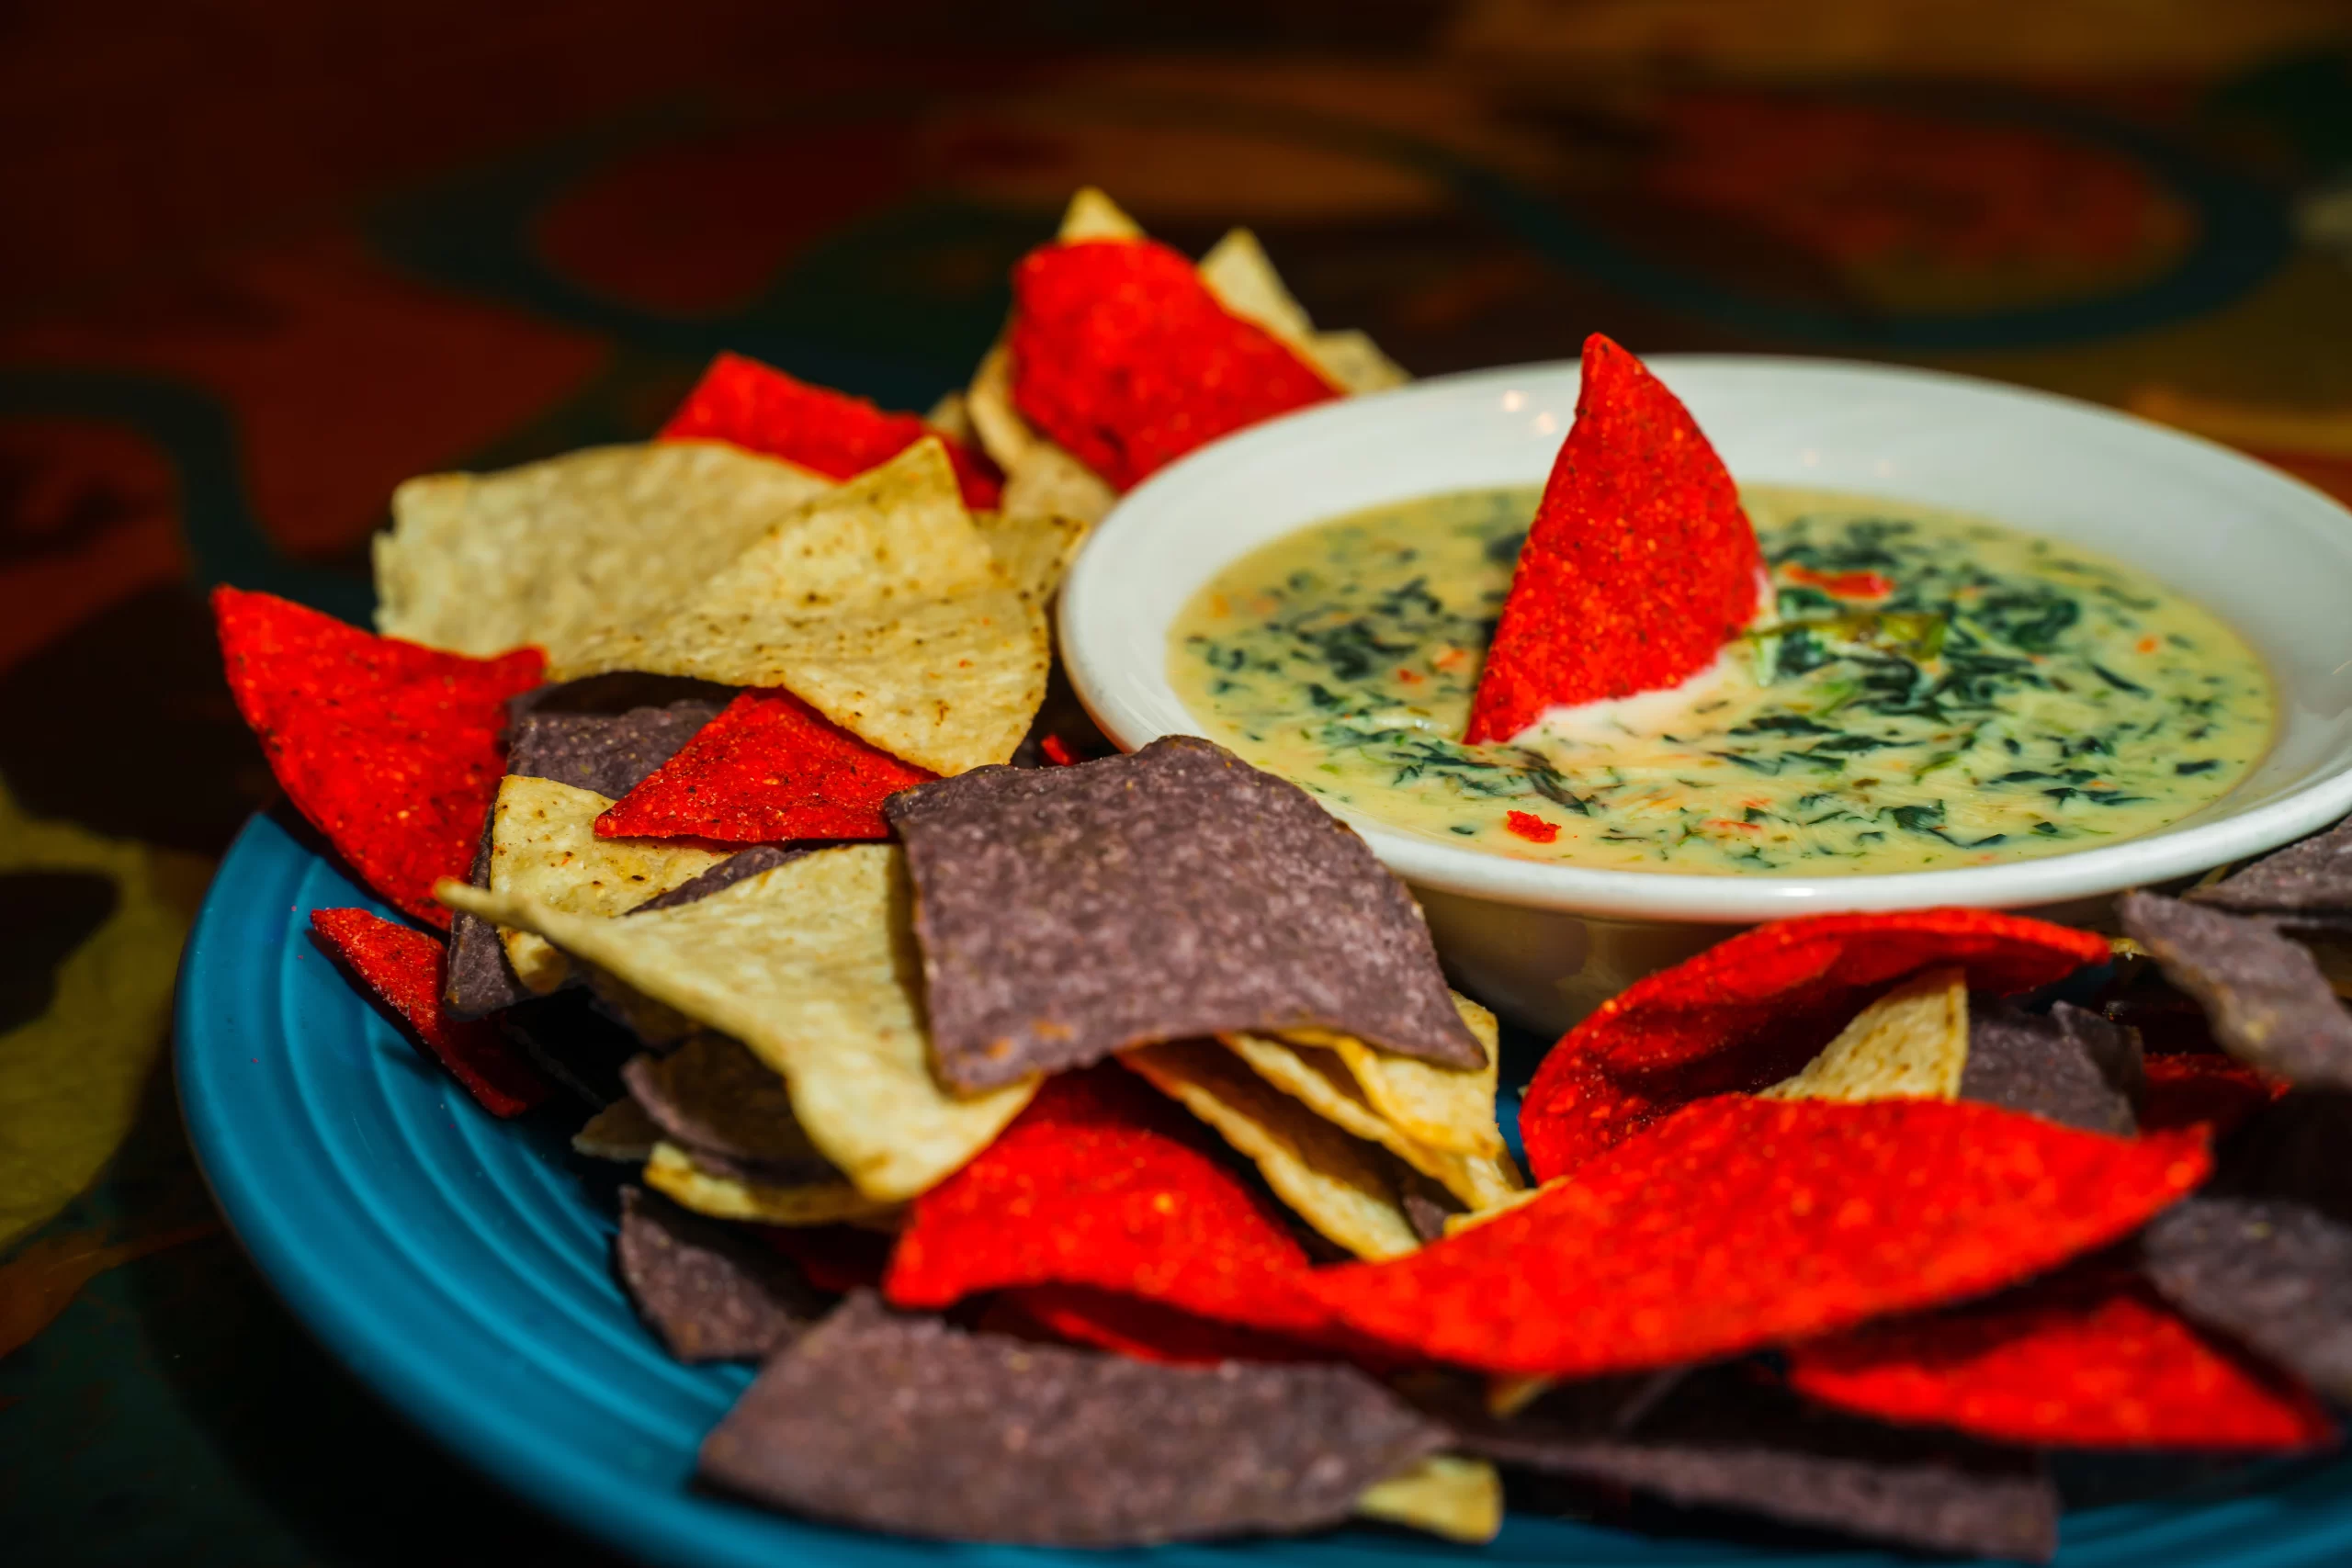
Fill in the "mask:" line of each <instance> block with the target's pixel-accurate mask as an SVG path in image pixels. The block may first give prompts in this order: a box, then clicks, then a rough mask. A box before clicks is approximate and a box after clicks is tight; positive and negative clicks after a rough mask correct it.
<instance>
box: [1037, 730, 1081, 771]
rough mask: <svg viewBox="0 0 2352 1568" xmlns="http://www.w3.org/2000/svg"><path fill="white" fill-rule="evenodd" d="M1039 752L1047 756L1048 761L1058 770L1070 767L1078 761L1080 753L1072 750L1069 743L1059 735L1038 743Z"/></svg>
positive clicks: (1048, 737) (1050, 736)
mask: <svg viewBox="0 0 2352 1568" xmlns="http://www.w3.org/2000/svg"><path fill="white" fill-rule="evenodd" d="M1037 750H1040V751H1042V752H1044V753H1045V754H1046V761H1048V762H1051V763H1052V764H1053V765H1054V766H1056V767H1057V768H1067V767H1069V766H1071V765H1072V764H1074V763H1076V762H1077V761H1078V753H1077V752H1075V751H1073V750H1070V749H1069V741H1067V740H1065V739H1062V738H1061V737H1060V736H1058V735H1048V736H1046V738H1045V739H1043V740H1040V741H1039V742H1037Z"/></svg>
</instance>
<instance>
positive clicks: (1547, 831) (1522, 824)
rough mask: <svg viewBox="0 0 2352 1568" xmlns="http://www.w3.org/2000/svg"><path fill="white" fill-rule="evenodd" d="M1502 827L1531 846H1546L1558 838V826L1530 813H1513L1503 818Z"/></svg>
mask: <svg viewBox="0 0 2352 1568" xmlns="http://www.w3.org/2000/svg"><path fill="white" fill-rule="evenodd" d="M1503 826H1504V827H1506V828H1508V829H1510V830H1511V831H1512V832H1514V833H1516V834H1518V835H1519V836H1520V837H1521V838H1522V839H1525V840H1527V841H1528V842H1529V843H1531V844H1548V843H1550V842H1551V841H1552V840H1555V839H1556V838H1558V837H1559V836H1560V825H1559V824H1558V823H1556V822H1546V821H1544V818H1541V817H1538V816H1536V815H1535V814H1534V813H1533V812H1532V811H1514V812H1512V813H1510V815H1509V816H1507V817H1505V818H1503Z"/></svg>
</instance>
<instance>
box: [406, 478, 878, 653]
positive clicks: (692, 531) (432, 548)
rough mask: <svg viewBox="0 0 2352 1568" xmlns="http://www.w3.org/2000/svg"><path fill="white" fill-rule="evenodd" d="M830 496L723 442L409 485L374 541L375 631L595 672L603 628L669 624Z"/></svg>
mask: <svg viewBox="0 0 2352 1568" xmlns="http://www.w3.org/2000/svg"><path fill="white" fill-rule="evenodd" d="M829 489H831V486H830V485H829V484H828V482H827V481H826V480H825V479H821V478H820V477H819V476H817V475H815V474H812V473H809V472H808V471H807V470H806V469H803V468H795V467H794V466H792V465H791V464H789V463H780V462H777V461H776V460H775V459H774V458H772V457H756V456H754V455H753V454H752V453H749V452H744V451H741V450H739V449H738V448H736V447H733V446H725V445H722V444H721V443H718V442H716V441H664V442H654V443H650V444H648V445H643V446H596V447H590V448H588V449H587V450H585V451H580V452H571V453H567V454H566V455H565V456H563V457H550V458H548V460H547V461H545V462H540V463H528V464H526V465H524V466H523V467H521V468H508V469H506V470H504V471H503V472H500V473H495V474H434V475H430V476H428V477H426V478H424V479H411V480H409V481H408V482H407V483H406V484H403V485H401V487H400V489H399V490H397V491H393V492H392V530H391V532H390V533H389V534H379V535H378V536H376V544H375V556H376V600H377V603H376V627H377V629H378V630H379V631H381V632H382V633H384V634H385V635H386V636H387V637H406V638H408V639H409V640H411V641H413V642H421V643H424V644H425V645H426V646H428V647H431V648H447V649H455V650H456V651H458V652H459V653H471V654H476V655H485V654H491V653H497V652H501V651H503V650H504V649H510V648H519V647H523V646H525V645H528V644H536V645H537V646H538V647H540V648H542V649H546V650H547V657H548V664H549V665H551V666H553V667H555V668H557V669H559V670H564V669H571V671H572V672H574V673H582V674H584V673H591V672H592V671H589V670H586V669H580V668H576V667H578V666H579V665H580V663H581V655H582V650H583V649H584V648H585V647H586V646H587V645H588V644H589V642H590V641H591V640H592V639H593V638H595V637H598V636H599V635H601V634H602V633H603V631H604V629H605V628H606V627H608V626H613V625H615V624H616V623H617V624H622V625H630V624H637V623H640V622H643V621H647V620H650V619H651V618H653V617H655V616H657V615H660V614H661V613H662V611H664V610H665V609H666V608H667V607H668V606H669V605H670V604H673V602H675V601H678V600H680V599H683V598H684V597H686V596H688V595H691V594H692V593H694V592H695V590H697V589H698V588H700V587H701V585H702V584H703V583H704V582H706V581H708V580H709V579H710V577H711V576H712V575H713V574H714V573H716V572H718V571H719V570H722V569H723V568H725V567H726V566H727V564H728V563H729V561H732V560H733V559H734V558H736V557H737V556H739V555H741V554H742V553H743V551H744V550H746V549H748V548H750V547H751V546H752V544H753V543H755V542H756V541H757V540H758V539H759V538H760V537H761V536H763V535H764V534H765V533H767V531H768V530H769V529H770V528H772V527H773V526H775V525H776V524H777V523H778V522H780V521H781V520H783V519H784V518H786V517H788V516H790V515H791V514H792V513H793V512H794V511H795V510H797V508H799V507H800V506H802V505H803V504H805V503H806V502H809V501H811V500H813V499H815V498H816V497H818V496H820V495H822V494H823V493H825V491H827V490H829ZM597 668H619V666H598V667H597ZM685 673H691V671H685Z"/></svg>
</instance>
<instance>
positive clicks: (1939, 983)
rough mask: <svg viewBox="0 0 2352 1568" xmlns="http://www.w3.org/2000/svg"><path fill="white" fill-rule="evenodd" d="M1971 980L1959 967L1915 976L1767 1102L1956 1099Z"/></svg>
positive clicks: (1768, 1094)
mask: <svg viewBox="0 0 2352 1568" xmlns="http://www.w3.org/2000/svg"><path fill="white" fill-rule="evenodd" d="M1968 1043H1969V1022H1968V976H1967V975H1966V974H1965V973H1964V972H1962V971H1961V970H1959V969H1953V968H1943V969H1930V970H1928V971H1927V972H1926V973H1924V974H1920V975H1915V976H1912V977H1911V978H1910V979H1908V980H1905V981H1904V982H1903V984H1901V985H1899V986H1897V987H1894V989H1893V990H1891V991H1889V992H1887V993H1886V995H1884V996H1883V997H1881V998H1879V999H1878V1000H1876V1001H1874V1002H1872V1003H1871V1005H1870V1006H1868V1007H1866V1008H1864V1009H1863V1010H1861V1011H1860V1012H1859V1013H1856V1014H1855V1015H1854V1021H1853V1022H1851V1023H1849V1024H1848V1025H1847V1026H1846V1027H1845V1028H1844V1029H1843V1030H1842V1031H1840V1032H1839V1033H1838V1037H1837V1038H1836V1039H1835V1040H1832V1041H1831V1042H1830V1043H1828V1044H1826V1045H1825V1046H1823V1047H1822V1048H1821V1055H1818V1056H1815V1058H1814V1059H1813V1060H1812V1061H1810V1062H1807V1063H1806V1064H1805V1066H1804V1071H1803V1072H1800V1073H1798V1074H1797V1075H1796V1076H1795V1077H1790V1078H1783V1079H1781V1081H1780V1082H1779V1083H1776V1084H1774V1085H1773V1086H1772V1087H1771V1088H1770V1089H1763V1090H1761V1091H1759V1092H1761V1093H1762V1094H1763V1096H1764V1098H1766V1099H1767V1100H1845V1101H1848V1102H1849V1103H1850V1102H1853V1101H1857V1100H1896V1099H1903V1098H1910V1099H1916V1100H1951V1099H1955V1098H1957V1097H1958V1095H1959V1093H1960V1085H1961V1078H1962V1074H1963V1072H1964V1071H1965V1069H1966V1066H1967V1061H1968Z"/></svg>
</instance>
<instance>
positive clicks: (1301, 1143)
mask: <svg viewBox="0 0 2352 1568" xmlns="http://www.w3.org/2000/svg"><path fill="white" fill-rule="evenodd" d="M1119 1059H1120V1060H1121V1061H1122V1062H1125V1063H1126V1064H1127V1065H1128V1066H1131V1067H1133V1068H1134V1069H1135V1070H1136V1071H1137V1072H1139V1073H1141V1074H1142V1075H1143V1076H1144V1077H1145V1078H1146V1079H1148V1081H1149V1082H1150V1084H1151V1086H1152V1087H1153V1088H1154V1089H1159V1092H1160V1093H1162V1094H1164V1095H1166V1096H1168V1098H1169V1099H1170V1100H1175V1101H1176V1102H1177V1103H1178V1104H1180V1105H1182V1106H1183V1107H1184V1109H1185V1110H1187V1111H1191V1112H1192V1113H1193V1115H1195V1116H1197V1117H1199V1118H1200V1119H1201V1120H1202V1121H1204V1122H1207V1123H1208V1124H1209V1125H1210V1126H1211V1127H1213V1128H1215V1129H1216V1132H1217V1134H1218V1135H1219V1136H1220V1137H1222V1138H1224V1139H1225V1141H1226V1142H1227V1143H1228V1144H1230V1145H1233V1146H1234V1148H1235V1149H1236V1150H1238V1151H1239V1153H1240V1154H1241V1155H1242V1156H1245V1157H1246V1158H1248V1159H1249V1160H1250V1161H1251V1162H1252V1163H1253V1164H1255V1165H1256V1166H1257V1168H1258V1171H1259V1174H1260V1175H1261V1176H1263V1177H1264V1178H1265V1179H1266V1185H1267V1186H1269V1187H1271V1188H1272V1189H1273V1190H1274V1195H1275V1196H1276V1197H1278V1198H1280V1199H1281V1200H1282V1201H1283V1202H1284V1203H1287V1204H1288V1205H1290V1207H1291V1209H1292V1210H1293V1211H1294V1212H1295V1213H1296V1214H1297V1215H1298V1217H1299V1218H1301V1219H1303V1220H1305V1221H1306V1223H1307V1224H1310V1225H1313V1226H1314V1227H1315V1228H1316V1229H1317V1231H1320V1232H1321V1233H1322V1234H1323V1235H1327V1236H1329V1238H1330V1239H1331V1240H1333V1241H1335V1242H1337V1243H1339V1244H1340V1246H1341V1247H1346V1248H1347V1249H1348V1250H1349V1251H1350V1252H1352V1253H1354V1254H1355V1255H1356V1256H1357V1257H1359V1258H1371V1259H1374V1260H1375V1261H1377V1260H1379V1259H1381V1258H1401V1257H1403V1256H1404V1255H1405V1254H1407V1253H1408V1252H1412V1251H1415V1250H1417V1249H1418V1248H1419V1247H1420V1238H1419V1236H1418V1235H1415V1234H1414V1232H1413V1224H1412V1222H1411V1221H1410V1220H1408V1219H1407V1218H1406V1217H1405V1206H1404V1202H1403V1201H1402V1200H1401V1199H1400V1198H1399V1197H1398V1196H1397V1184H1396V1183H1395V1182H1394V1181H1391V1180H1390V1179H1389V1178H1388V1174H1387V1172H1385V1171H1384V1170H1383V1169H1381V1168H1380V1156H1379V1151H1378V1150H1377V1149H1375V1148H1374V1147H1373V1146H1372V1145H1367V1144H1364V1143H1362V1142H1360V1141H1358V1140H1357V1139H1354V1138H1351V1137H1350V1136H1348V1134H1345V1133H1342V1132H1340V1130H1339V1128H1337V1127H1335V1126H1333V1125H1332V1124H1331V1123H1329V1122H1326V1121H1324V1120H1323V1119H1322V1118H1321V1117H1319V1116H1317V1115H1316V1114H1315V1113H1314V1112H1313V1111H1309V1110H1307V1109H1306V1107H1305V1106H1304V1105H1301V1104H1300V1103H1299V1102H1298V1101H1296V1100H1293V1099H1291V1098H1290V1097H1289V1096H1288V1095H1286V1094H1283V1093H1282V1092H1280V1091H1279V1090H1277V1089H1273V1088H1272V1086H1270V1085H1268V1084H1267V1083H1266V1082H1265V1081H1264V1080H1262V1079H1261V1078H1260V1077H1258V1076H1257V1075H1256V1074H1254V1073H1252V1072H1250V1070H1249V1069H1248V1068H1247V1067H1245V1066H1242V1065H1241V1064H1240V1063H1239V1062H1238V1061H1237V1060H1236V1059H1235V1058H1234V1056H1233V1055H1232V1054H1231V1053H1229V1052H1227V1051H1225V1050H1223V1049H1220V1048H1219V1047H1218V1046H1217V1045H1216V1044H1215V1043H1212V1042H1209V1041H1206V1040H1181V1041H1177V1042H1175V1043H1172V1044H1166V1045H1146V1046H1142V1047H1140V1048H1138V1049H1136V1050H1133V1051H1128V1052H1126V1053H1125V1054H1123V1055H1121V1056H1120V1058H1119Z"/></svg>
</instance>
